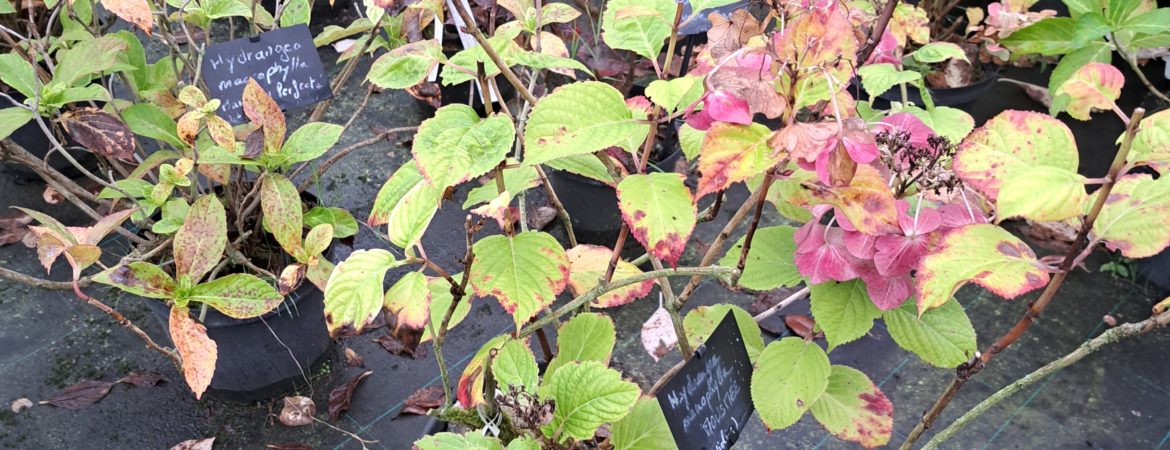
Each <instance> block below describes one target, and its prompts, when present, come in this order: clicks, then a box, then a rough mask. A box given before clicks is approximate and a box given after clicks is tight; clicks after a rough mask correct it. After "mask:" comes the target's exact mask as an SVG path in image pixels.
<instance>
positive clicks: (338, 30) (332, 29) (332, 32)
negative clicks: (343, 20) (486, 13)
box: [313, 17, 442, 89]
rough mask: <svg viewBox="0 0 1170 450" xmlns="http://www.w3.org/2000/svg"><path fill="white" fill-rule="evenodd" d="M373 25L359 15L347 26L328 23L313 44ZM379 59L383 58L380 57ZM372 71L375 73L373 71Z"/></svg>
mask: <svg viewBox="0 0 1170 450" xmlns="http://www.w3.org/2000/svg"><path fill="white" fill-rule="evenodd" d="M373 27H374V24H373V23H371V22H370V19H368V18H365V17H359V18H357V19H354V21H353V22H350V23H349V24H348V25H346V26H345V28H342V27H339V26H337V25H326V26H325V28H323V29H322V30H321V33H320V34H318V35H317V37H315V38H313V46H315V47H323V46H326V45H329V44H332V43H334V42H337V41H340V40H342V39H345V38H347V37H350V36H353V35H355V34H361V33H365V32H367V31H370V28H373ZM419 42H427V41H419ZM420 45H427V44H420ZM399 48H401V47H399ZM439 54H440V55H441V54H442V52H439ZM379 59H381V58H379ZM383 64H385V63H383ZM370 73H371V74H373V72H372V71H371V72H370ZM367 79H369V75H367ZM398 89H403V88H398Z"/></svg>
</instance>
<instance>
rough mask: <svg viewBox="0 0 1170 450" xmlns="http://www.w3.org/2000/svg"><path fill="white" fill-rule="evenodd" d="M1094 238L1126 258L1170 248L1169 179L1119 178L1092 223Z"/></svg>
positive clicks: (1151, 253) (1147, 177) (1142, 256)
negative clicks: (1169, 246) (1118, 251)
mask: <svg viewBox="0 0 1170 450" xmlns="http://www.w3.org/2000/svg"><path fill="white" fill-rule="evenodd" d="M1093 234H1094V235H1095V236H1096V237H1097V238H1099V239H1103V240H1105V245H1106V246H1107V247H1109V248H1110V249H1112V250H1120V251H1121V254H1122V255H1125V256H1126V257H1129V258H1146V257H1150V256H1153V255H1155V254H1157V253H1159V252H1161V251H1162V250H1163V249H1165V248H1166V247H1167V246H1168V245H1170V177H1167V176H1162V177H1160V178H1158V179H1157V180H1155V179H1153V177H1151V176H1149V175H1145V174H1140V175H1139V174H1131V175H1126V176H1124V177H1122V178H1121V180H1120V181H1118V182H1117V184H1116V185H1115V186H1113V191H1112V192H1110V193H1109V198H1107V199H1106V200H1105V206H1104V207H1102V208H1101V213H1100V214H1099V215H1098V216H1097V221H1096V222H1094V223H1093Z"/></svg>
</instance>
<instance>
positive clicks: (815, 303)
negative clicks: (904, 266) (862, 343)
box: [809, 279, 882, 351]
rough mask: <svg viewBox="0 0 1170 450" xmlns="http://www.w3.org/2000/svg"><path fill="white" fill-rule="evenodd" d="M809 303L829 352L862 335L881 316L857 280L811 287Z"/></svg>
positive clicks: (832, 282)
mask: <svg viewBox="0 0 1170 450" xmlns="http://www.w3.org/2000/svg"><path fill="white" fill-rule="evenodd" d="M809 305H810V306H811V308H812V314H813V318H814V319H816V321H817V325H819V326H820V327H821V330H823V331H824V332H825V340H826V341H828V343H829V351H832V350H833V348H835V347H837V346H839V345H841V344H845V343H849V342H853V341H855V340H857V339H858V338H860V337H862V336H865V334H866V333H869V330H870V329H871V328H873V319H876V318H878V317H881V316H882V311H881V310H879V309H878V307H877V306H875V305H874V304H873V301H872V300H870V298H869V293H868V292H866V289H865V282H864V281H861V280H860V279H857V280H853V281H847V282H844V283H838V282H835V281H830V282H828V283H822V284H818V285H815V286H813V287H812V293H811V294H810V295H809Z"/></svg>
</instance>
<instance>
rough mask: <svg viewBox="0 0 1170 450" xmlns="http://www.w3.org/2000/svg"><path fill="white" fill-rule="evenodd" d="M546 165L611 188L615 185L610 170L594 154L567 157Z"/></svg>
mask: <svg viewBox="0 0 1170 450" xmlns="http://www.w3.org/2000/svg"><path fill="white" fill-rule="evenodd" d="M544 164H545V165H546V166H549V167H551V168H553V169H556V170H562V171H565V172H569V173H572V174H576V175H580V176H583V177H585V178H588V179H591V180H597V181H600V182H602V183H605V184H608V185H610V186H613V185H614V182H613V177H611V176H610V175H609V169H606V168H605V164H602V163H601V160H599V159H597V158H596V157H595V156H593V155H592V154H582V155H573V156H566V157H564V158H557V159H554V160H552V161H548V162H545V163H544Z"/></svg>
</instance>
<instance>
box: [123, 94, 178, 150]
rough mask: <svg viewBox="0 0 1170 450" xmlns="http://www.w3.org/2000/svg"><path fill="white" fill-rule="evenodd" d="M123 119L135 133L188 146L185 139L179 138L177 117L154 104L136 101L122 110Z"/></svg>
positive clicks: (176, 145)
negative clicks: (184, 141) (172, 116)
mask: <svg viewBox="0 0 1170 450" xmlns="http://www.w3.org/2000/svg"><path fill="white" fill-rule="evenodd" d="M122 119H125V120H126V125H128V126H129V127H130V131H133V132H134V134H137V135H139V136H145V137H148V138H151V139H158V140H160V141H163V142H166V143H168V144H171V145H173V146H175V147H176V148H186V145H184V143H183V140H182V139H180V138H179V132H178V131H177V127H178V125H177V124H175V119H172V118H171V116H168V115H167V113H165V112H163V110H162V109H159V107H157V106H154V105H153V104H150V103H135V104H133V105H130V106H129V107H127V108H126V109H125V110H123V111H122Z"/></svg>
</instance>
